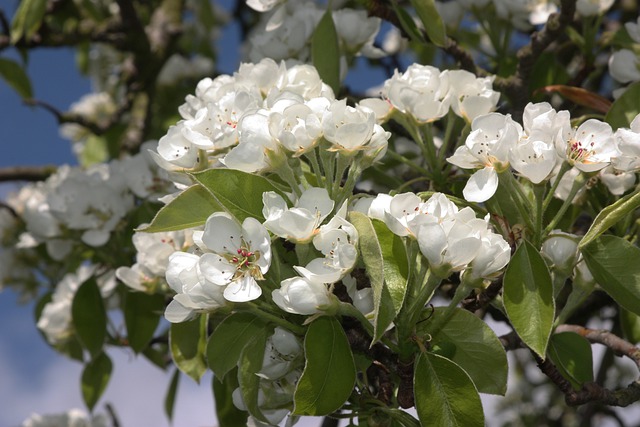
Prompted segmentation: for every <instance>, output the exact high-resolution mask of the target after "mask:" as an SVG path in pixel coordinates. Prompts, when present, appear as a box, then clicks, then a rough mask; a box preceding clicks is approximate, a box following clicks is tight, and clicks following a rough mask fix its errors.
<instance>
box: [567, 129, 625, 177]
mask: <svg viewBox="0 0 640 427" xmlns="http://www.w3.org/2000/svg"><path fill="white" fill-rule="evenodd" d="M556 150H557V152H558V155H559V156H560V157H561V158H562V159H564V160H566V161H567V162H568V163H569V164H570V165H572V166H575V167H576V168H577V169H579V170H580V171H582V172H595V171H598V170H600V169H603V168H605V167H607V166H608V165H609V164H610V163H611V161H612V159H613V158H615V157H618V156H619V151H618V150H617V148H616V145H615V139H614V137H613V131H612V130H611V126H609V124H608V123H605V122H601V121H600V120H596V119H589V120H587V121H586V122H584V123H582V124H581V125H580V126H579V127H578V128H577V129H575V128H571V125H570V123H569V120H568V118H567V120H566V121H565V123H564V124H563V126H562V132H561V133H559V134H558V137H557V138H556Z"/></svg>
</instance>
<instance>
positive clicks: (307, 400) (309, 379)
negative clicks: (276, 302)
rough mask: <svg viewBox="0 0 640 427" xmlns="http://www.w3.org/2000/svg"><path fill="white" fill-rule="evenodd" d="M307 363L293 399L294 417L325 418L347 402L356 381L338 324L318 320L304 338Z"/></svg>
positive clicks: (349, 352)
mask: <svg viewBox="0 0 640 427" xmlns="http://www.w3.org/2000/svg"><path fill="white" fill-rule="evenodd" d="M304 353H305V357H306V363H305V366H304V371H302V376H301V377H300V380H299V381H298V385H297V386H296V391H295V393H294V396H293V402H294V408H293V412H292V413H293V414H294V415H314V416H318V415H328V414H330V413H332V412H334V411H336V410H338V409H340V407H341V406H342V405H343V404H344V402H345V401H346V400H347V399H348V398H349V396H350V395H351V392H352V391H353V386H354V384H355V381H356V370H355V364H354V362H353V355H352V354H351V348H350V347H349V342H348V341H347V337H346V335H345V334H344V331H343V330H342V326H340V323H339V322H338V321H337V320H336V319H335V318H333V317H320V318H318V319H317V320H316V321H314V322H313V323H311V325H309V329H308V330H307V334H306V335H305V338H304Z"/></svg>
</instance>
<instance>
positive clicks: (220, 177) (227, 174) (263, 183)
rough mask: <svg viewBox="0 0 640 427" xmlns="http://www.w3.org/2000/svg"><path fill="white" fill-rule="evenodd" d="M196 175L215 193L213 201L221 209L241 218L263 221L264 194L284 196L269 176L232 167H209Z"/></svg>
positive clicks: (198, 179) (203, 184)
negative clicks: (265, 176) (269, 192)
mask: <svg viewBox="0 0 640 427" xmlns="http://www.w3.org/2000/svg"><path fill="white" fill-rule="evenodd" d="M193 177H194V178H195V180H196V181H197V182H199V183H200V184H201V185H202V186H203V187H204V188H206V189H207V190H208V191H209V192H210V193H211V194H212V195H213V198H214V201H213V203H215V204H216V206H220V207H221V208H222V209H220V208H218V209H217V210H226V211H227V212H229V213H230V214H231V215H233V216H235V217H236V219H237V220H238V221H244V219H245V218H247V217H252V218H256V219H258V220H259V221H264V217H263V216H262V207H263V203H262V193H264V192H266V191H275V192H277V193H279V194H281V195H283V194H282V193H281V192H280V191H279V190H278V189H277V188H276V187H275V186H274V184H273V183H272V182H271V181H270V180H268V179H267V178H264V177H262V176H259V175H254V174H250V173H246V172H241V171H237V170H233V169H210V170H207V171H204V172H199V173H196V174H194V175H193ZM283 197H285V198H286V196H284V195H283ZM205 219H206V218H205Z"/></svg>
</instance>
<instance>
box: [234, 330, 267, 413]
mask: <svg viewBox="0 0 640 427" xmlns="http://www.w3.org/2000/svg"><path fill="white" fill-rule="evenodd" d="M251 338H252V339H251V340H250V341H249V342H248V343H247V345H246V346H245V347H244V349H243V350H242V354H241V355H240V359H239V360H238V385H239V386H240V393H241V394H242V401H243V402H244V404H245V406H246V407H247V411H248V412H249V413H250V414H251V415H252V416H253V417H254V418H257V419H258V420H260V421H263V422H267V420H266V418H265V417H264V415H263V414H262V412H261V411H260V404H259V403H258V393H259V391H260V377H259V376H258V375H256V374H257V373H258V372H260V370H261V369H262V362H263V361H264V352H265V346H266V345H267V330H266V329H261V330H260V331H258V332H257V333H256V334H255V335H253V336H252V337H251Z"/></svg>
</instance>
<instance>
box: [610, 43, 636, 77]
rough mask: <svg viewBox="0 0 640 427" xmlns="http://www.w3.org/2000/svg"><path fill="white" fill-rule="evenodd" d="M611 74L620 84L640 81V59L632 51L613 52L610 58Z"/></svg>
mask: <svg viewBox="0 0 640 427" xmlns="http://www.w3.org/2000/svg"><path fill="white" fill-rule="evenodd" d="M609 73H610V74H611V77H613V78H614V79H615V80H617V81H619V82H620V83H630V82H637V81H638V80H640V58H639V57H638V55H636V53H635V52H633V51H632V50H630V49H621V50H618V51H616V52H613V54H612V55H611V57H610V58H609Z"/></svg>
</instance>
